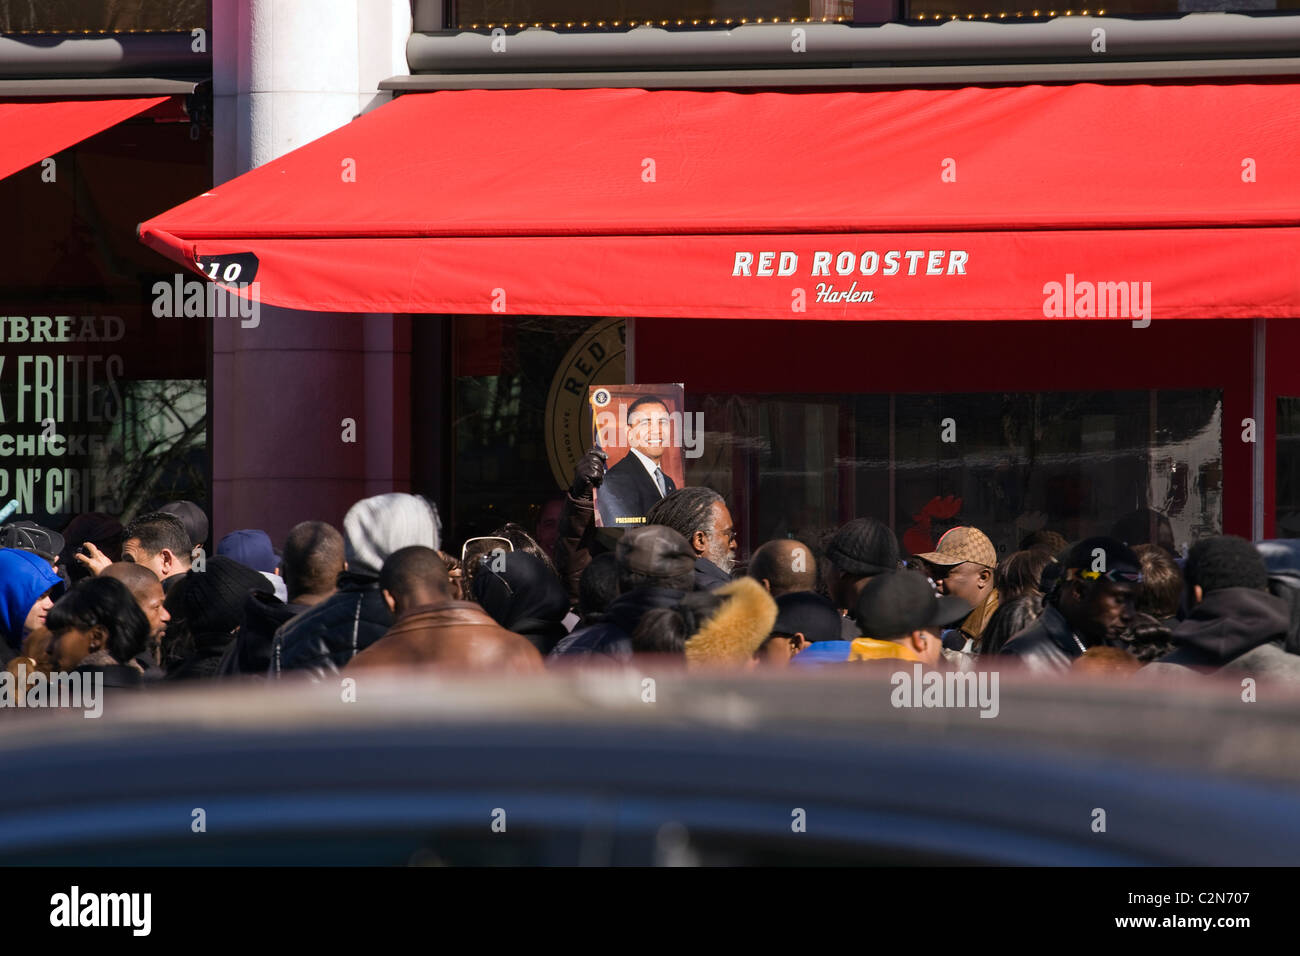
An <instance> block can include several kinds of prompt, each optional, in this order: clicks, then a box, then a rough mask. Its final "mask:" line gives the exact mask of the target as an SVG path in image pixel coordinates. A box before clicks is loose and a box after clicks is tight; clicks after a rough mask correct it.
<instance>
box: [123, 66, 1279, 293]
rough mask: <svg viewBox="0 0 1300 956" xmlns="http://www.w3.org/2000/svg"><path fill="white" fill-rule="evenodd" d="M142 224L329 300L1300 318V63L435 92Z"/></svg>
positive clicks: (222, 268)
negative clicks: (969, 83)
mask: <svg viewBox="0 0 1300 956" xmlns="http://www.w3.org/2000/svg"><path fill="white" fill-rule="evenodd" d="M140 232H141V237H142V239H143V240H144V241H145V242H147V243H148V244H149V245H151V246H152V247H154V248H156V249H158V250H159V251H161V252H163V253H164V254H166V255H168V256H171V257H172V258H173V259H175V260H176V261H178V262H180V263H183V264H184V265H187V266H190V267H192V268H195V269H196V270H198V271H201V272H203V273H204V274H206V275H209V276H211V277H214V278H216V279H217V280H218V281H222V280H224V283H226V284H230V283H236V284H237V283H245V282H248V281H250V280H252V281H256V282H257V283H258V285H257V287H255V288H253V289H251V290H249V289H243V290H242V291H243V293H244V294H252V295H254V296H256V297H257V298H259V299H260V300H261V301H263V302H266V303H269V304H273V305H279V306H285V307H290V308H297V309H308V310H318V311H345V312H417V313H418V312H443V313H477V312H482V313H490V312H505V313H511V314H543V315H545V314H560V315H626V316H656V315H658V316H683V317H691V316H698V317H719V318H732V317H734V318H816V319H842V318H863V319H868V318H870V319H926V318H930V319H1029V318H1043V317H1045V316H1047V317H1053V316H1059V317H1063V318H1073V317H1084V318H1086V317H1090V316H1094V317H1118V318H1134V319H1139V318H1141V317H1143V316H1144V313H1146V312H1149V315H1150V316H1151V317H1154V318H1177V317H1187V318H1198V317H1204V318H1212V317H1239V316H1240V317H1282V316H1300V84H1290V83H1224V84H1170V85H1149V84H1126V85H1105V86H1103V85H1096V84H1078V85H1074V86H1025V87H1014V88H966V89H955V90H901V91H884V92H837V93H720V92H712V93H696V92H681V91H661V92H647V91H644V90H513V91H473V92H438V93H424V94H413V95H407V96H403V97H401V98H399V99H398V100H396V101H395V102H393V103H390V104H388V105H386V106H383V107H381V108H379V109H377V110H375V111H373V112H371V113H369V114H367V115H365V116H362V117H361V118H359V119H357V120H356V121H354V122H352V123H351V124H349V125H348V126H346V127H344V128H342V129H339V130H337V131H336V132H334V133H331V134H329V135H327V136H324V137H322V138H321V139H319V140H317V141H315V142H313V143H309V144H308V145H306V146H304V147H302V148H301V149H298V150H295V151H294V152H292V153H289V154H288V155H286V156H283V157H281V158H280V159H278V160H276V161H274V162H271V163H268V164H267V165H265V166H262V167H260V168H258V169H255V170H253V171H251V172H249V173H247V174H245V175H243V176H240V177H238V178H237V179H234V180H232V181H231V182H228V183H225V184H223V185H221V186H218V187H216V188H214V189H213V190H212V191H211V192H208V193H205V194H203V195H202V196H200V197H198V198H197V199H193V200H191V201H189V202H187V203H185V204H183V205H181V206H178V207H176V208H175V209H172V210H170V211H168V212H166V213H163V214H162V215H160V216H158V217H156V218H154V219H151V220H149V221H148V222H146V223H144V224H143V225H142V226H141V227H140Z"/></svg>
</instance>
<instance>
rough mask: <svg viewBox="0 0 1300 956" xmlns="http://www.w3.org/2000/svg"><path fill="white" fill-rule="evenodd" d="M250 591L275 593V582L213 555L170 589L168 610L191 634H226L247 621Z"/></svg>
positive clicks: (167, 603) (228, 559) (237, 563)
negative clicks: (245, 616)
mask: <svg viewBox="0 0 1300 956" xmlns="http://www.w3.org/2000/svg"><path fill="white" fill-rule="evenodd" d="M249 591H262V592H264V593H266V594H271V593H273V591H274V589H273V588H272V587H271V582H270V581H268V580H267V579H266V578H265V577H263V576H262V575H261V574H260V573H259V572H257V571H254V570H253V569H252V568H247V567H244V565H242V564H240V563H239V562H238V561H235V560H233V559H231V558H226V557H222V556H221V555H213V556H212V557H210V558H208V559H207V561H206V562H204V568H203V570H202V571H196V570H193V569H191V570H190V571H189V573H188V574H186V575H185V576H184V577H183V578H181V580H180V581H178V582H177V583H176V586H175V587H173V588H172V589H171V590H170V591H169V592H168V593H167V600H166V602H165V604H166V607H167V612H168V613H169V614H170V615H171V616H172V618H173V619H174V620H176V622H177V623H181V622H184V624H185V626H186V627H187V628H188V629H189V632H190V633H191V634H226V633H229V632H230V631H233V630H234V629H235V628H237V627H239V626H240V625H241V624H243V623H244V602H245V601H247V600H248V592H249Z"/></svg>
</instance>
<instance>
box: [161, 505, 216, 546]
mask: <svg viewBox="0 0 1300 956" xmlns="http://www.w3.org/2000/svg"><path fill="white" fill-rule="evenodd" d="M158 510H159V511H164V512H166V513H167V514H169V515H175V516H176V517H177V518H180V520H181V524H183V525H185V533H186V534H188V535H189V536H190V547H192V548H197V547H198V546H199V545H201V544H202V543H203V542H204V541H207V540H208V516H207V515H205V514H204V513H203V509H202V508H200V507H199V506H198V505H196V504H195V503H194V502H192V501H169V502H167V504H165V505H163V506H162V507H161V508H159V509H158Z"/></svg>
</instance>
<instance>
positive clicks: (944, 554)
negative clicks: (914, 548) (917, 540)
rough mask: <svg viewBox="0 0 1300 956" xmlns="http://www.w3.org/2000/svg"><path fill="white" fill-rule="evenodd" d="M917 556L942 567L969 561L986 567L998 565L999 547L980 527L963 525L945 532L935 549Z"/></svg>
mask: <svg viewBox="0 0 1300 956" xmlns="http://www.w3.org/2000/svg"><path fill="white" fill-rule="evenodd" d="M916 557H918V558H920V559H921V560H922V561H925V562H928V563H929V564H937V565H938V566H939V567H941V568H951V567H955V566H956V565H958V564H965V563H966V562H967V561H969V562H971V563H972V564H982V565H984V567H986V568H995V567H997V565H998V549H997V548H995V547H993V542H992V541H990V540H989V537H988V535H986V534H985V533H984V532H983V531H981V530H980V529H979V528H971V527H966V526H961V527H957V528H951V529H949V530H948V531H947V532H945V533H944V536H943V537H942V538H940V539H939V543H938V544H937V545H935V548H934V550H933V551H927V552H926V553H925V554H918V555H917V556H916Z"/></svg>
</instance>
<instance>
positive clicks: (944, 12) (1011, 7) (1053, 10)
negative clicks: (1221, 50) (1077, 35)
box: [906, 0, 1300, 22]
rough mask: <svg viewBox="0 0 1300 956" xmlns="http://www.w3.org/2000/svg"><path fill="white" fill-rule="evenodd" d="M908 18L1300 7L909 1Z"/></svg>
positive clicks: (1273, 2) (1197, 1)
mask: <svg viewBox="0 0 1300 956" xmlns="http://www.w3.org/2000/svg"><path fill="white" fill-rule="evenodd" d="M906 10H907V14H906V18H907V19H908V20H1000V21H1003V22H1006V21H1008V20H1050V19H1052V18H1054V17H1058V16H1106V17H1130V16H1142V15H1150V16H1161V15H1163V16H1173V17H1178V16H1182V15H1183V14H1186V13H1257V12H1260V11H1266V10H1300V0H1114V2H1103V3H1102V4H1100V5H1099V6H1091V7H1090V6H1084V5H1079V6H1071V7H1065V6H1057V7H1052V6H1041V5H1035V4H1024V3H1005V2H993V3H978V2H976V3H972V2H971V0H912V2H910V3H907V4H906Z"/></svg>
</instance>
